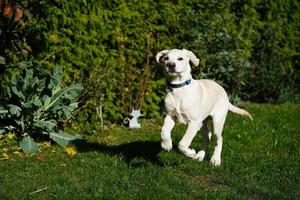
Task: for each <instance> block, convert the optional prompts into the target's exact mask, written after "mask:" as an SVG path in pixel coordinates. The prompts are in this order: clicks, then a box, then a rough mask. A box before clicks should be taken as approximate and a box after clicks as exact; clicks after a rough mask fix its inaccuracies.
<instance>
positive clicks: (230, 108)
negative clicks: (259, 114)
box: [229, 103, 253, 120]
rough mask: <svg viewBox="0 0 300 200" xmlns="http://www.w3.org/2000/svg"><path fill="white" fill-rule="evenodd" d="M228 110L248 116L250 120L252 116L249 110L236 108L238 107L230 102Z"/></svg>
mask: <svg viewBox="0 0 300 200" xmlns="http://www.w3.org/2000/svg"><path fill="white" fill-rule="evenodd" d="M229 110H230V111H231V112H233V113H235V114H239V115H242V116H246V117H249V118H250V119H251V120H253V117H252V116H251V114H250V113H249V112H247V111H246V110H244V109H241V108H238V107H236V106H234V105H232V104H231V103H229Z"/></svg>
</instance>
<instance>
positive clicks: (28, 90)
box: [0, 64, 82, 153]
mask: <svg viewBox="0 0 300 200" xmlns="http://www.w3.org/2000/svg"><path fill="white" fill-rule="evenodd" d="M62 77H63V76H62V71H61V68H59V67H56V68H54V69H53V73H52V74H47V73H46V72H45V71H44V70H41V69H39V68H38V66H36V65H32V64H25V65H24V68H23V70H22V71H21V72H20V74H16V73H13V74H12V76H11V79H10V87H8V88H7V91H6V92H7V97H6V98H4V99H1V102H3V103H2V104H1V106H0V119H1V122H0V130H1V133H2V134H3V133H8V132H9V131H14V132H16V133H17V134H18V136H19V137H22V138H23V139H22V141H21V142H20V146H21V147H22V149H23V150H24V151H25V152H27V153H29V152H32V151H36V150H37V149H38V146H37V144H35V142H34V141H33V139H32V138H41V137H43V135H45V136H48V137H49V138H51V139H52V140H53V141H55V142H56V143H58V144H59V145H61V146H66V145H68V144H69V142H70V141H72V140H75V139H79V138H80V136H79V135H76V136H72V135H70V134H68V133H65V132H63V131H62V129H63V124H62V123H65V122H67V121H68V120H70V119H71V117H72V116H73V112H74V110H75V109H76V108H77V106H78V103H77V98H78V96H79V94H80V91H81V90H82V86H81V85H80V84H73V85H71V86H69V87H64V88H62V84H61V81H62Z"/></svg>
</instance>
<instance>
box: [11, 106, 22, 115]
mask: <svg viewBox="0 0 300 200" xmlns="http://www.w3.org/2000/svg"><path fill="white" fill-rule="evenodd" d="M8 107H9V108H10V109H9V112H10V114H12V115H16V116H20V114H21V111H22V109H21V108H20V107H19V106H16V105H13V104H9V105H8Z"/></svg>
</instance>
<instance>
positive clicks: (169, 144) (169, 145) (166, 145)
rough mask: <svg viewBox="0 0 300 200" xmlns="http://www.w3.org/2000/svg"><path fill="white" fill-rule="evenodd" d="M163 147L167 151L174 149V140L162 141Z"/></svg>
mask: <svg viewBox="0 0 300 200" xmlns="http://www.w3.org/2000/svg"><path fill="white" fill-rule="evenodd" d="M161 148H163V149H164V150H165V151H170V150H171V149H172V140H163V141H161Z"/></svg>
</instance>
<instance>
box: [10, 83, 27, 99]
mask: <svg viewBox="0 0 300 200" xmlns="http://www.w3.org/2000/svg"><path fill="white" fill-rule="evenodd" d="M11 90H12V91H13V93H15V95H17V96H18V97H20V98H22V99H23V100H24V99H25V96H24V94H23V93H22V92H21V91H18V89H17V87H16V86H12V87H11Z"/></svg>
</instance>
